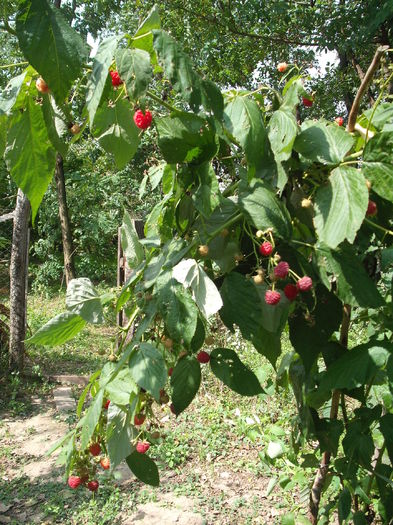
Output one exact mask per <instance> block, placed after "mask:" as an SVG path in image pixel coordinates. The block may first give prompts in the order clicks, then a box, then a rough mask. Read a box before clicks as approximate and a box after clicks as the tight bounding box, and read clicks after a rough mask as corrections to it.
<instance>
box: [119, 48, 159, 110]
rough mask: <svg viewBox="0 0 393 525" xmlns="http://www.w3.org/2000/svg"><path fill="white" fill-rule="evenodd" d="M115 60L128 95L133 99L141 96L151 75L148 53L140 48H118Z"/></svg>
mask: <svg viewBox="0 0 393 525" xmlns="http://www.w3.org/2000/svg"><path fill="white" fill-rule="evenodd" d="M115 60H116V66H117V70H118V72H119V75H120V78H121V79H122V80H123V82H124V83H125V85H126V88H127V93H128V95H129V96H130V97H131V98H133V99H134V100H137V99H138V98H140V97H142V96H143V95H144V94H145V93H146V90H147V88H148V85H149V83H150V81H151V79H152V76H153V70H152V68H151V65H150V55H149V53H148V52H147V51H143V50H142V49H118V50H117V51H116V56H115Z"/></svg>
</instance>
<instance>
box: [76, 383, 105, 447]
mask: <svg viewBox="0 0 393 525" xmlns="http://www.w3.org/2000/svg"><path fill="white" fill-rule="evenodd" d="M103 399H104V390H103V389H101V390H99V391H98V392H97V394H96V396H95V397H94V399H93V401H92V403H91V405H90V407H89V408H88V410H87V413H86V416H85V419H84V423H83V426H82V432H81V449H82V450H84V449H85V448H87V445H88V444H89V441H90V438H91V436H92V435H93V433H94V430H95V428H96V425H97V423H98V420H99V419H100V415H101V411H102V401H103Z"/></svg>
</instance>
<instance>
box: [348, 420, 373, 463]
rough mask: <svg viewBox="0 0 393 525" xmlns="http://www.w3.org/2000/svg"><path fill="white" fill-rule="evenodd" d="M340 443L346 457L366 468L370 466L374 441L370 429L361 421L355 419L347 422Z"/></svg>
mask: <svg viewBox="0 0 393 525" xmlns="http://www.w3.org/2000/svg"><path fill="white" fill-rule="evenodd" d="M342 445H343V448H344V452H345V454H346V456H347V457H348V458H351V460H352V461H354V462H357V463H360V464H361V465H363V466H365V467H366V468H369V467H370V463H371V457H372V455H373V452H374V442H373V438H372V437H371V435H370V429H369V428H368V427H365V426H364V425H363V424H362V422H361V421H359V420H356V419H355V420H353V421H351V422H350V423H349V424H348V426H347V433H346V435H345V437H344V439H343V441H342Z"/></svg>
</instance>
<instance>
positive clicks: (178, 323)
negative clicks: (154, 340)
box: [156, 274, 198, 346]
mask: <svg viewBox="0 0 393 525" xmlns="http://www.w3.org/2000/svg"><path fill="white" fill-rule="evenodd" d="M156 288H157V293H158V310H159V312H160V313H161V315H162V317H163V319H164V322H165V327H166V329H167V331H168V333H169V336H170V337H171V338H172V339H174V340H175V341H179V342H181V341H183V344H185V345H186V346H189V345H190V344H191V341H192V338H193V336H194V334H195V330H196V324H197V319H198V308H197V307H196V305H195V303H194V301H193V300H192V298H191V295H190V294H189V293H188V291H187V290H185V289H184V288H183V286H182V285H181V284H179V283H178V282H177V281H176V280H175V279H173V278H169V276H168V275H167V274H165V275H164V276H162V277H160V278H159V279H158V281H157V285H156Z"/></svg>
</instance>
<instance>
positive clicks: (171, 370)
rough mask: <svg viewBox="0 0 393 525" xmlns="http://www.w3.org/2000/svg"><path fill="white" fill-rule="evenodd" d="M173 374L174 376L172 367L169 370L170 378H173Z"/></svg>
mask: <svg viewBox="0 0 393 525" xmlns="http://www.w3.org/2000/svg"><path fill="white" fill-rule="evenodd" d="M172 374H173V366H171V367H170V368H169V369H168V376H169V377H171V375H172Z"/></svg>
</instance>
